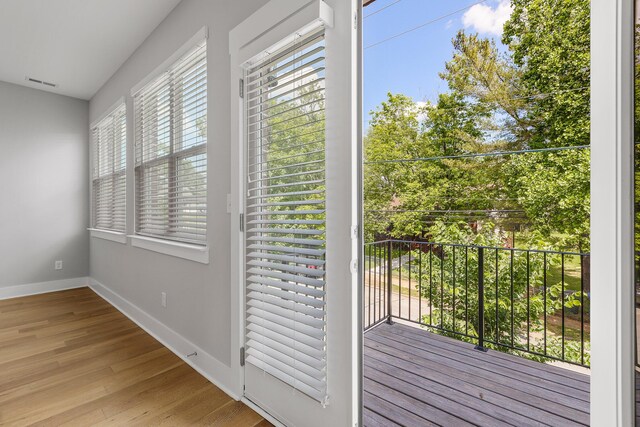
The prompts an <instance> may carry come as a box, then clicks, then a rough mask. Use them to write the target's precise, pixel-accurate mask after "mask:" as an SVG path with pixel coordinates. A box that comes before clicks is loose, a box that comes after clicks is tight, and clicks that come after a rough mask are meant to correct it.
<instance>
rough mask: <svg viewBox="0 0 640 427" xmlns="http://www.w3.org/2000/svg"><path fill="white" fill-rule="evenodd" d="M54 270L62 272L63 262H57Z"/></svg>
mask: <svg viewBox="0 0 640 427" xmlns="http://www.w3.org/2000/svg"><path fill="white" fill-rule="evenodd" d="M54 268H55V269H56V270H62V261H56V262H55V265H54Z"/></svg>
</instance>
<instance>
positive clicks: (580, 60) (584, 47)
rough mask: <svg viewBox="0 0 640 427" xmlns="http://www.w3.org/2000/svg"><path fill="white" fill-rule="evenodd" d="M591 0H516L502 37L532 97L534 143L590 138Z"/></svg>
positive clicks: (524, 92)
mask: <svg viewBox="0 0 640 427" xmlns="http://www.w3.org/2000/svg"><path fill="white" fill-rule="evenodd" d="M589 4H590V2H589V0H511V5H512V7H513V12H512V14H511V16H510V18H509V20H508V21H507V22H506V23H505V25H504V33H503V36H502V42H503V43H504V44H505V45H507V46H508V48H509V51H510V53H511V56H512V58H513V62H514V64H515V66H516V67H518V70H519V74H520V76H519V79H518V80H519V83H518V87H519V88H520V91H521V96H524V97H526V98H527V106H526V112H525V117H526V118H527V121H528V122H529V124H530V126H531V132H530V135H531V138H530V140H529V145H530V147H532V148H539V147H549V146H551V147H558V146H572V145H583V144H588V143H589V123H590V119H589V117H590V115H589V112H590V110H589V84H590V66H589V64H590V60H591V57H590V22H591V21H590V7H589Z"/></svg>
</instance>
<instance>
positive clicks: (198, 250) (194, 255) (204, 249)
mask: <svg viewBox="0 0 640 427" xmlns="http://www.w3.org/2000/svg"><path fill="white" fill-rule="evenodd" d="M127 237H129V238H130V239H131V246H133V247H134V248H140V249H146V250H148V251H152V252H157V253H160V254H165V255H170V256H173V257H176V258H183V259H188V260H190V261H195V262H199V263H200V264H209V247H208V246H199V245H190V244H187V243H181V242H173V241H171V240H163V239H156V238H153V237H144V236H138V235H129V236H127Z"/></svg>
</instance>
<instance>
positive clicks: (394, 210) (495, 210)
mask: <svg viewBox="0 0 640 427" xmlns="http://www.w3.org/2000/svg"><path fill="white" fill-rule="evenodd" d="M365 210H366V211H367V212H393V213H397V212H425V213H469V214H474V213H487V212H492V213H510V212H517V213H521V212H524V211H523V210H522V209H467V210H456V209H451V210H423V209H365Z"/></svg>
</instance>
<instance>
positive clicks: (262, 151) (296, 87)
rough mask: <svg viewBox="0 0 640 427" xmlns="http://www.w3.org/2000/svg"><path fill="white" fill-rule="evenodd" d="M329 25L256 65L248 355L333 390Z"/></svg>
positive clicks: (277, 372)
mask: <svg viewBox="0 0 640 427" xmlns="http://www.w3.org/2000/svg"><path fill="white" fill-rule="evenodd" d="M324 52H325V50H324V27H321V28H319V29H316V30H313V31H311V32H310V33H309V34H306V35H304V36H299V35H298V36H296V37H295V40H294V41H293V42H292V43H291V44H289V45H286V46H285V47H283V48H281V49H280V50H278V51H275V52H272V53H271V54H269V55H266V56H265V57H264V58H261V59H259V60H258V61H257V62H255V63H251V64H249V65H248V67H247V68H246V72H245V82H246V91H245V103H246V104H245V116H246V120H247V129H246V135H247V142H248V150H247V175H248V176H247V183H248V184H247V190H248V191H247V196H246V197H247V199H246V204H247V212H246V215H247V216H246V220H247V232H246V253H247V276H248V277H247V285H246V286H247V289H246V292H247V302H246V303H247V326H246V327H247V335H246V339H247V343H246V344H247V363H250V364H252V365H254V366H256V367H258V368H259V369H262V370H264V371H265V372H268V373H270V374H271V375H273V376H274V377H276V378H278V379H280V380H282V381H284V382H286V383H288V384H290V385H291V386H292V387H295V388H296V389H298V390H300V391H302V392H304V393H305V394H307V395H308V396H310V397H312V398H314V399H316V400H318V401H322V402H324V401H325V398H326V390H327V388H326V329H325V327H326V323H325V314H326V313H325V220H326V215H325V114H324V99H325V91H324V79H325V73H324V69H325V61H324V59H325V55H324Z"/></svg>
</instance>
